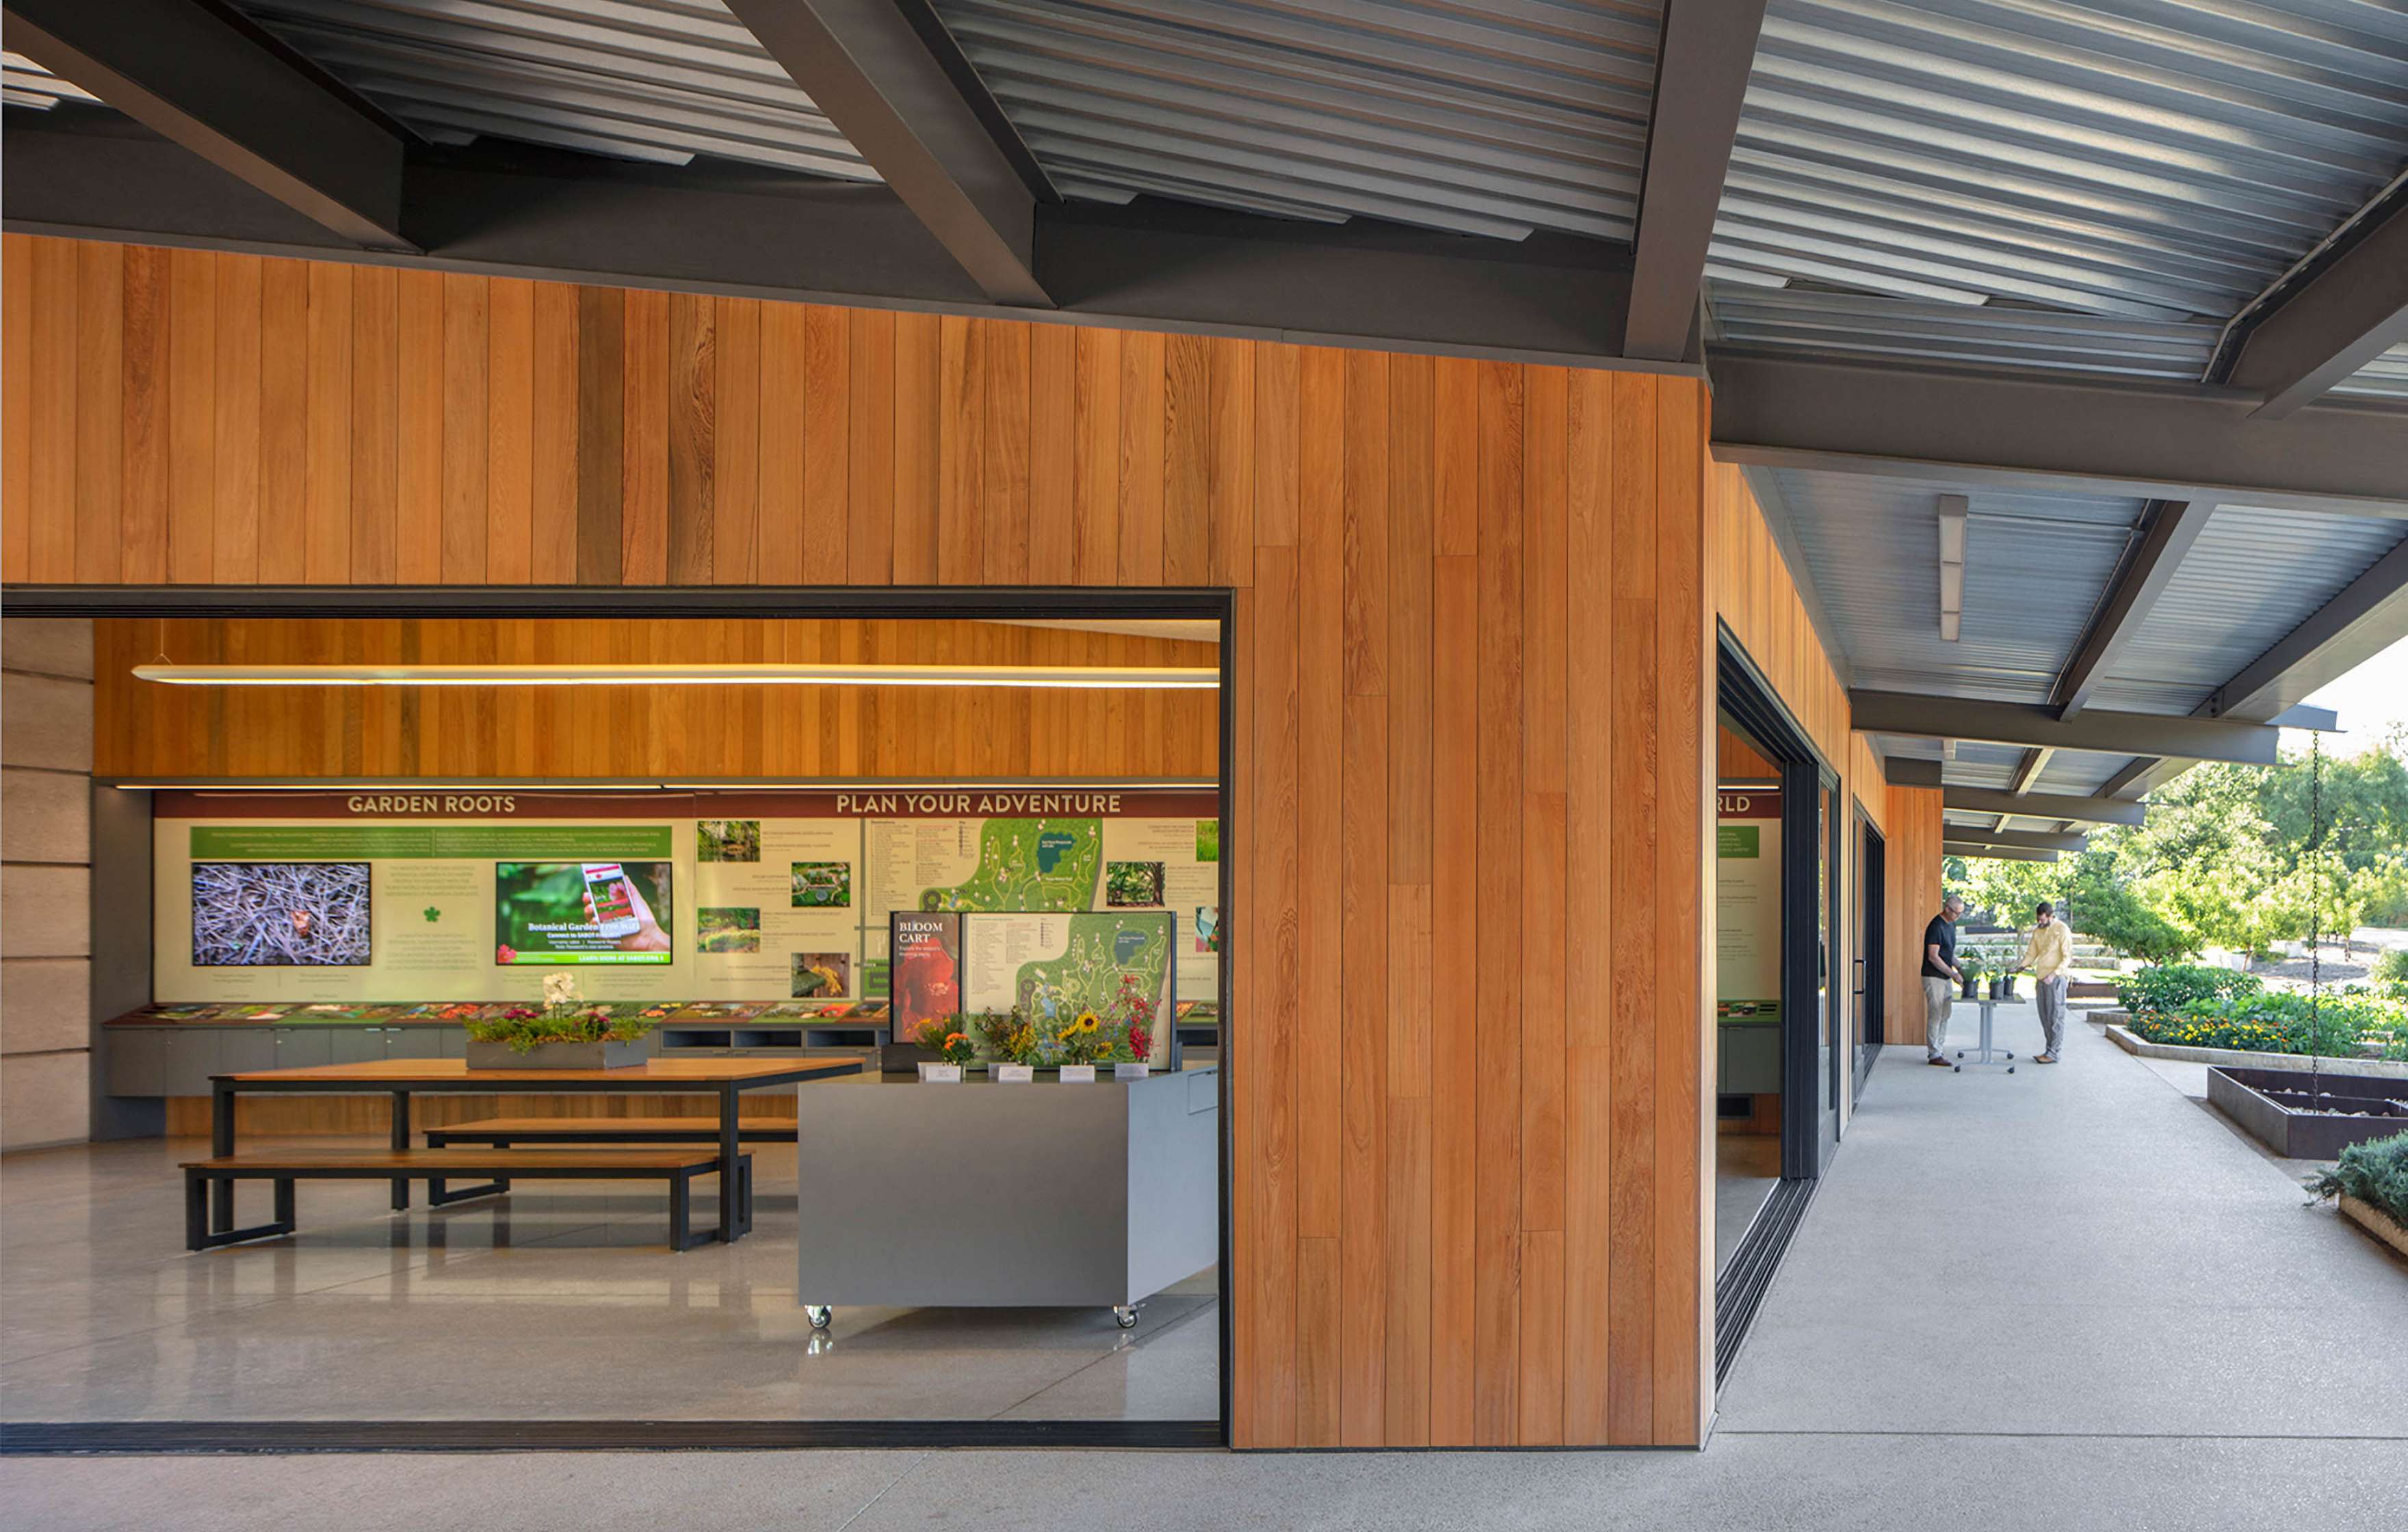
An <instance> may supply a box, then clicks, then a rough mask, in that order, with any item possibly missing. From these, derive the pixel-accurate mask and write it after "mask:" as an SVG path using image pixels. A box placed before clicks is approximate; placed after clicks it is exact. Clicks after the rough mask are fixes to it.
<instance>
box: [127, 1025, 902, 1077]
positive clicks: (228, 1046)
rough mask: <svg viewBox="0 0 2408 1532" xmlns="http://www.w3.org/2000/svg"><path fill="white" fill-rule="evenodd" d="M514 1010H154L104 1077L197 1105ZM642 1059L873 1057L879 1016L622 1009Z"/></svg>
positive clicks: (464, 1043) (460, 1044) (416, 1047)
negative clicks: (637, 1022) (845, 1052)
mask: <svg viewBox="0 0 2408 1532" xmlns="http://www.w3.org/2000/svg"><path fill="white" fill-rule="evenodd" d="M509 1009H513V1008H512V1007H510V1006H508V1005H503V1004H491V1005H482V1004H471V1003H467V1002H460V1003H451V1004H424V1005H382V1006H369V1005H287V1004H266V1005H157V1006H146V1007H144V1008H142V1009H139V1010H135V1011H131V1012H128V1013H127V1014H125V1015H123V1016H120V1017H117V1018H115V1019H114V1020H112V1021H111V1022H109V1023H108V1027H107V1029H106V1042H105V1044H104V1052H105V1058H104V1061H103V1066H102V1068H103V1078H104V1079H105V1080H106V1081H107V1082H108V1094H109V1095H122V1096H206V1095H208V1094H209V1077H210V1076H211V1075H214V1074H232V1073H238V1072H241V1071H244V1070H251V1069H294V1068H303V1067H321V1066H324V1065H330V1064H365V1063H372V1062H375V1061H377V1060H380V1059H409V1058H465V1057H466V1056H467V1051H468V1023H470V1022H473V1021H477V1020H480V1019H482V1018H484V1017H486V1016H487V1015H489V1014H491V1015H499V1014H501V1013H502V1012H503V1011H505V1010H509ZM624 1009H626V1010H627V1013H628V1014H629V1015H632V1016H638V1017H640V1018H642V1019H643V1020H645V1021H647V1022H650V1023H651V1024H652V1031H650V1032H648V1033H646V1034H645V1036H644V1038H643V1040H642V1042H643V1048H644V1050H645V1053H646V1056H648V1057H653V1056H657V1057H662V1058H716V1057H728V1056H765V1057H779V1056H786V1055H795V1054H804V1053H816V1052H824V1051H826V1050H829V1049H860V1048H869V1047H874V1046H875V1045H876V1044H877V1043H878V1042H879V1041H880V1040H881V1039H882V1038H884V1036H885V1032H884V1024H885V1008H884V1007H883V1006H882V1005H881V1006H878V1007H876V1008H875V1009H871V1008H868V1007H828V1008H814V1007H800V1006H790V1007H789V1006H767V1005H763V1006H738V1005H727V1004H720V1003H702V1002H698V1003H695V1004H692V1005H676V1004H669V1005H658V1006H646V1007H640V1008H638V1007H628V1008H624Z"/></svg>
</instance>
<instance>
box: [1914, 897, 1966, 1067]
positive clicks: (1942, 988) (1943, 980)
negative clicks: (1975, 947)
mask: <svg viewBox="0 0 2408 1532" xmlns="http://www.w3.org/2000/svg"><path fill="white" fill-rule="evenodd" d="M1964 912H1965V901H1964V900H1963V899H1961V898H1959V897H1957V895H1954V894H1951V895H1948V897H1947V898H1945V899H1943V900H1942V901H1941V904H1940V913H1939V914H1937V915H1934V916H1932V917H1931V923H1930V924H1929V925H1927V926H1925V927H1924V928H1923V1051H1924V1060H1923V1062H1925V1063H1926V1064H1942V1065H1944V1064H1946V1063H1947V1062H1948V1061H1947V1060H1946V1059H1944V1058H1942V1057H1941V1056H1940V1055H1941V1045H1942V1043H1944V1042H1946V1041H1947V1040H1948V1012H1949V1009H1950V1006H1949V1002H1950V1000H1951V998H1952V997H1953V996H1954V995H1956V993H1957V988H1956V986H1957V985H1958V984H1961V983H1963V982H1964V981H1965V975H1964V974H1963V973H1962V972H1960V971H1959V970H1958V969H1957V916H1959V915H1961V914H1963V913H1964Z"/></svg>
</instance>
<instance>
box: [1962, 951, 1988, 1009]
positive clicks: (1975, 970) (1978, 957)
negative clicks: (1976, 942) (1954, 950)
mask: <svg viewBox="0 0 2408 1532" xmlns="http://www.w3.org/2000/svg"><path fill="white" fill-rule="evenodd" d="M1957 972H1958V973H1961V974H1963V975H1964V976H1965V990H1964V995H1965V998H1966V999H1968V1000H1972V999H1977V998H1979V996H1978V995H1975V994H1974V992H1973V986H1974V985H1975V984H1976V983H1978V982H1980V981H1981V978H1982V954H1981V953H1979V952H1967V953H1966V954H1965V955H1964V956H1963V957H1960V958H1958V959H1957Z"/></svg>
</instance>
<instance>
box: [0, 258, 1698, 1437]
mask: <svg viewBox="0 0 2408 1532" xmlns="http://www.w3.org/2000/svg"><path fill="white" fill-rule="evenodd" d="M5 271H6V282H7V305H8V312H9V314H10V316H11V317H12V318H13V317H16V316H20V315H25V316H31V317H33V318H34V319H35V321H36V323H37V326H38V328H39V329H40V332H41V334H42V335H43V336H46V337H48V339H49V341H50V344H48V345H46V346H43V347H38V348H25V347H20V346H17V345H15V344H13V343H12V345H11V346H10V348H9V350H8V351H7V373H6V395H7V408H8V410H9V418H10V420H11V421H12V422H15V421H17V420H19V419H21V418H24V417H26V416H28V415H32V416H38V417H39V419H38V420H37V421H36V422H35V425H36V428H35V429H33V430H32V431H31V432H30V434H28V433H22V432H16V433H11V435H10V438H9V440H10V445H9V448H8V454H9V455H8V457H7V497H6V522H5V535H4V536H0V576H5V578H6V579H7V580H12V581H86V582H104V583H106V582H151V581H178V580H184V581H198V582H205V583H214V584H220V585H239V584H243V583H248V582H253V581H270V582H295V583H308V584H318V585H344V584H375V583H384V582H409V583H417V582H442V583H458V584H469V585H474V584H518V583H561V584H576V585H581V586H588V587H600V588H608V587H615V586H620V585H656V584H670V583H682V582H693V583H697V584H703V583H709V584H721V585H726V584H746V583H769V584H810V585H839V584H841V585H853V586H871V585H881V584H888V583H896V584H909V585H918V586H931V585H955V584H958V585H965V586H969V585H983V586H991V587H1019V588H1025V587H1041V586H1052V585H1071V584H1076V585H1094V586H1118V587H1148V586H1186V587H1202V588H1226V589H1228V590H1230V591H1231V592H1233V593H1234V594H1233V597H1232V599H1233V603H1234V611H1235V617H1234V622H1233V625H1232V630H1231V631H1232V641H1233V645H1234V652H1233V655H1232V662H1233V665H1234V667H1235V681H1236V694H1235V695H1234V696H1233V697H1232V698H1231V699H1230V703H1231V708H1232V710H1233V714H1234V723H1235V727H1234V735H1233V737H1232V740H1231V752H1232V753H1231V756H1230V761H1229V767H1230V773H1231V791H1232V795H1233V802H1234V811H1233V814H1232V817H1231V820H1230V823H1229V825H1228V828H1227V839H1226V843H1225V846H1226V849H1225V850H1224V852H1223V854H1224V855H1225V856H1227V857H1229V858H1231V870H1232V876H1233V881H1234V882H1235V885H1236V889H1237V894H1236V900H1237V902H1236V904H1235V906H1234V907H1233V908H1234V911H1235V915H1234V919H1233V924H1235V925H1236V927H1237V928H1236V929H1235V930H1233V931H1232V933H1231V937H1230V941H1231V946H1230V957H1231V982H1232V984H1233V985H1234V987H1235V992H1236V1002H1237V1005H1236V1009H1235V1010H1234V1011H1233V1013H1232V1016H1231V1018H1230V1026H1229V1032H1230V1047H1231V1054H1230V1059H1229V1062H1230V1064H1231V1066H1232V1069H1231V1083H1230V1091H1231V1100H1232V1102H1233V1105H1234V1113H1235V1122H1234V1124H1233V1128H1232V1132H1233V1136H1234V1154H1233V1177H1234V1182H1233V1186H1232V1191H1231V1196H1232V1200H1233V1210H1234V1211H1233V1218H1234V1234H1233V1240H1234V1261H1235V1265H1234V1267H1233V1269H1232V1270H1231V1271H1230V1272H1228V1273H1227V1274H1226V1288H1225V1291H1226V1293H1227V1294H1228V1296H1229V1299H1230V1302H1231V1305H1232V1313H1233V1320H1234V1325H1235V1345H1236V1366H1235V1372H1234V1379H1233V1387H1234V1400H1235V1403H1234V1410H1235V1419H1234V1422H1233V1431H1234V1436H1235V1439H1236V1440H1237V1442H1238V1443H1239V1444H1240V1445H1242V1446H1259V1447H1285V1446H1322V1445H1337V1444H1341V1443H1344V1444H1360V1445H1420V1444H1423V1443H1431V1444H1468V1443H1481V1444H1489V1445H1498V1446H1509V1445H1525V1444H1527V1445H1541V1444H1555V1443H1566V1444H1587V1443H1617V1444H1629V1445H1643V1444H1660V1445H1688V1444H1694V1443H1696V1442H1698V1441H1699V1440H1700V1439H1701V1437H1702V1429H1703V1424H1704V1420H1705V1411H1706V1410H1707V1409H1708V1400H1707V1397H1706V1388H1705V1383H1704V1381H1705V1380H1706V1379H1707V1378H1709V1377H1710V1376H1711V1373H1710V1372H1709V1371H1708V1370H1707V1367H1706V1359H1707V1358H1708V1356H1709V1355H1710V1352H1711V1346H1712V1338H1711V1336H1710V1335H1709V1334H1708V1333H1707V1332H1708V1330H1709V1328H1710V1325H1709V1324H1708V1323H1707V1320H1706V1315H1707V1313H1708V1312H1709V1311H1710V1305H1709V1304H1708V1302H1707V1296H1708V1294H1709V1292H1710V1281H1711V1273H1710V1272H1708V1271H1706V1270H1705V1269H1704V1261H1705V1254H1704V1253H1705V1250H1706V1245H1707V1238H1706V1232H1707V1231H1706V1227H1705V1222H1704V1214H1703V1206H1704V1203H1705V1194H1706V1189H1707V1186H1708V1184H1709V1183H1708V1182H1707V1181H1706V1180H1705V1174H1706V1172H1705V1167H1704V1155H1703V1151H1704V1149H1705V1147H1706V1140H1705V1135H1706V1133H1707V1131H1708V1129H1709V1126H1710V1124H1709V1123H1708V1121H1707V1117H1706V1114H1705V1113H1704V1111H1703V1110H1702V1109H1701V1099H1702V1097H1703V1095H1704V1092H1705V1087H1706V1070H1707V1068H1708V1067H1709V1065H1710V1061H1711V1054H1710V1053H1709V1052H1707V1051H1706V1048H1705V1042H1706V1039H1707V1034H1706V1033H1705V1031H1704V1026H1703V1025H1702V1024H1700V1020H1699V1018H1700V1017H1701V1015H1703V1014H1704V1007H1705V997H1706V990H1705V987H1704V984H1703V979H1704V961H1705V957H1704V953H1705V948H1704V947H1703V945H1702V944H1701V936H1702V933H1703V923H1702V922H1701V920H1700V913H1699V912H1700V909H1701V906H1702V902H1703V899H1702V895H1703V890H1704V879H1705V876H1706V868H1707V862H1706V857H1707V854H1708V852H1709V850H1710V845H1709V836H1710V823H1709V821H1710V816H1709V814H1708V813H1707V805H1708V793H1709V789H1710V780H1711V775H1712V760H1711V756H1710V753H1709V751H1708V746H1707V741H1708V739H1709V738H1710V737H1711V732H1710V731H1711V727H1712V717H1711V707H1712V696H1713V684H1712V677H1713V672H1712V668H1711V664H1710V661H1709V655H1710V653H1711V645H1712V643H1713V633H1712V623H1711V621H1710V612H1711V610H1712V609H1711V607H1710V605H1709V600H1708V588H1709V583H1710V580H1709V575H1708V567H1709V566H1708V563H1707V559H1708V553H1709V549H1710V548H1711V546H1712V542H1713V536H1714V529H1713V526H1712V525H1711V524H1710V523H1709V519H1708V516H1707V507H1708V487H1709V486H1708V483H1707V478H1708V467H1709V465H1708V462H1707V456H1706V445H1705V444H1706V439H1707V437H1706V418H1705V416H1706V398H1705V393H1704V389H1703V386H1702V385H1701V384H1700V383H1698V382H1696V381H1694V380H1688V379H1666V378H1657V377H1654V376H1650V375H1642V374H1608V373H1602V372H1586V371H1584V372H1571V371H1567V370H1565V369H1562V368H1548V367H1535V366H1523V365H1511V364H1504V363H1475V362H1471V361H1467V360H1461V359H1452V358H1449V359H1434V358H1429V357H1405V356H1394V357H1392V356H1388V355H1384V354H1377V353H1370V352H1355V351H1337V350H1329V349H1312V348H1298V347H1295V346H1289V345H1283V344H1278V343H1272V342H1267V341H1248V340H1238V339H1228V338H1207V337H1199V336H1162V335H1152V334H1137V333H1124V332H1119V331H1113V330H1107V329H1098V328H1086V327H1078V328H1073V327H1069V326H1064V325H1054V324H1047V323H1041V322H1011V321H1000V320H969V319H963V318H954V317H946V318H939V317H936V316H931V315H918V314H897V313H870V312H864V311H847V310H843V309H838V308H824V307H812V306H802V305H790V304H773V303H763V302H756V301H753V300H746V299H732V298H713V297H706V296H693V295H686V294H658V293H627V292H622V291H617V290H612V289H602V288H572V287H566V286H558V285H552V284H541V283H526V282H520V281H513V280H508V279H486V278H477V277H458V276H438V275H433V274H427V273H421V272H396V271H393V270H388V269H383V268H377V267H369V266H357V267H354V266H347V265H332V264H322V263H295V262H288V261H273V260H259V259H255V258H252V257H248V256H241V255H232V254H213V253H207V252H198V251H155V250H147V249H137V248H133V247H115V246H101V245H78V244H71V243H61V242H55V241H46V240H36V239H30V238H24V237H19V236H10V238H9V239H8V242H7V250H6V251H5ZM254 400H255V401H256V402H257V404H258V408H256V410H254V409H253V408H251V406H252V403H253V401H254ZM1122 706H1124V707H1125V708H1131V709H1154V708H1155V707H1156V706H1157V704H1156V703H1155V702H1154V700H1153V699H1152V698H1140V699H1124V700H1123V703H1122ZM1146 716H1147V718H1148V719H1149V723H1147V725H1146V727H1148V728H1149V729H1154V730H1155V732H1160V730H1159V729H1157V728H1156V726H1155V725H1154V724H1153V723H1151V720H1152V719H1153V718H1154V716H1156V715H1155V714H1154V713H1152V712H1150V711H1149V712H1148V713H1147V714H1146ZM1160 716H1162V717H1163V719H1164V723H1162V724H1161V725H1160V729H1167V728H1168V715H1167V714H1163V715H1160ZM364 726H365V725H364ZM839 726H840V725H839ZM395 748H398V747H395Z"/></svg>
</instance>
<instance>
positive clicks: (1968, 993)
mask: <svg viewBox="0 0 2408 1532" xmlns="http://www.w3.org/2000/svg"><path fill="white" fill-rule="evenodd" d="M1981 981H1982V980H1981V976H1980V975H1978V974H1970V973H1969V974H1967V975H1966V976H1965V998H1966V999H1968V1000H1978V999H1980V998H1981V996H1980V995H1976V994H1974V993H1973V986H1974V985H1976V984H1978V983H1980V982H1981Z"/></svg>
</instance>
